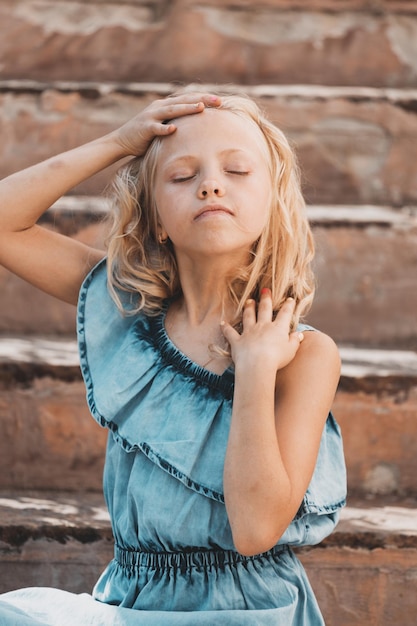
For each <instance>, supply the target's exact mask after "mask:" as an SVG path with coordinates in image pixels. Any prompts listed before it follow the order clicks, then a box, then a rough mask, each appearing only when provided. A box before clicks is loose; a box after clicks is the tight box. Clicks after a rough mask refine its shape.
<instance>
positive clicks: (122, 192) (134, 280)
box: [108, 95, 314, 328]
mask: <svg viewBox="0 0 417 626" xmlns="http://www.w3.org/2000/svg"><path fill="white" fill-rule="evenodd" d="M219 109H220V110H226V111H231V112H232V113H234V114H236V115H238V116H240V117H242V118H244V119H247V120H248V121H250V122H252V123H255V124H256V125H257V126H258V127H259V129H260V131H261V132H262V134H263V136H264V138H265V142H266V145H267V147H268V151H269V157H270V158H269V167H270V173H271V185H272V193H271V206H270V212H269V220H268V222H267V225H266V227H265V229H264V231H263V232H262V234H261V235H260V237H259V238H258V239H257V240H256V241H255V242H254V243H253V245H252V250H251V255H250V258H249V260H248V264H247V266H246V267H240V268H237V270H236V275H235V276H233V277H232V278H231V279H230V281H229V285H228V289H229V295H230V297H231V300H232V302H234V304H235V307H236V316H235V319H234V321H233V324H234V325H235V327H236V328H238V327H239V325H240V322H241V317H242V310H243V307H244V304H245V302H246V300H247V299H248V298H254V299H255V300H258V299H259V295H260V292H261V290H262V289H263V288H265V287H267V288H269V289H270V290H271V293H272V300H273V307H274V310H275V311H278V310H279V309H280V307H281V305H282V304H283V302H284V300H285V299H286V298H288V297H290V296H291V297H293V298H294V299H295V300H296V303H297V307H296V312H295V315H294V320H293V326H295V325H296V324H297V323H298V321H299V319H300V317H301V316H302V315H304V314H305V313H306V312H307V310H308V309H309V307H310V305H311V302H312V300H313V296H314V279H313V274H312V270H311V261H312V259H313V256H314V242H313V237H312V233H311V230H310V226H309V224H308V220H307V217H306V211H305V202H304V198H303V196H302V193H301V187H300V178H299V169H298V165H297V161H296V157H295V154H294V152H293V150H292V148H291V146H290V144H289V142H288V140H287V139H286V137H285V135H284V134H283V133H282V131H281V130H279V129H278V128H277V127H276V126H275V125H274V124H272V123H271V122H270V121H269V120H268V119H267V118H266V117H265V115H264V114H263V113H262V111H261V110H260V108H259V107H258V106H257V104H256V103H255V102H254V101H253V100H251V99H249V98H247V97H242V96H234V95H233V96H231V95H226V96H221V106H220V107H219ZM162 141H163V138H161V137H156V138H155V139H154V140H153V142H152V143H151V145H150V147H149V149H148V150H147V152H146V154H145V155H144V156H143V157H139V158H134V159H132V160H131V161H130V162H129V163H128V164H126V165H125V166H123V167H122V168H121V169H120V170H119V171H118V172H117V174H116V176H115V179H114V181H113V183H112V193H111V196H112V205H113V210H112V213H111V222H112V223H111V229H110V233H109V237H108V282H109V289H110V293H111V295H112V297H113V299H114V300H115V302H116V304H117V306H118V307H119V308H120V309H121V310H123V305H122V298H121V293H120V291H121V292H128V293H129V294H131V298H130V299H132V296H133V298H134V300H135V301H134V304H133V306H132V307H131V308H130V309H129V310H128V311H126V313H128V314H136V313H138V312H139V311H143V312H144V313H145V314H147V315H155V314H157V313H159V312H160V311H161V309H162V308H163V307H164V303H165V302H166V300H167V299H170V298H177V297H179V296H180V295H181V293H182V292H181V283H180V279H179V275H178V268H177V262H176V258H175V250H174V248H173V246H172V244H171V242H170V241H169V240H168V242H167V243H165V244H161V243H159V241H158V224H159V222H158V211H157V206H156V203H155V198H154V194H153V188H154V181H155V174H156V168H157V164H158V155H159V151H160V146H161V142H162Z"/></svg>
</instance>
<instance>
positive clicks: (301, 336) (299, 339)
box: [298, 333, 304, 343]
mask: <svg viewBox="0 0 417 626" xmlns="http://www.w3.org/2000/svg"><path fill="white" fill-rule="evenodd" d="M303 339H304V335H303V333H298V341H299V342H300V343H301V342H302V340H303Z"/></svg>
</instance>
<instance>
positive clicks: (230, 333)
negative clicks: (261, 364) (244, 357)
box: [220, 321, 240, 346]
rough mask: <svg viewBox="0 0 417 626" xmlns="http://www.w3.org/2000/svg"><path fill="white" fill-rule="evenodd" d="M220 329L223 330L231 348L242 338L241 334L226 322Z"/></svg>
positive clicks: (221, 323) (221, 324)
mask: <svg viewBox="0 0 417 626" xmlns="http://www.w3.org/2000/svg"><path fill="white" fill-rule="evenodd" d="M220 328H221V330H222V333H223V336H224V338H225V339H226V341H228V342H229V344H230V345H231V346H232V345H233V344H234V342H235V341H236V339H239V337H240V335H239V333H238V332H237V330H235V329H234V328H233V326H231V324H229V323H228V322H225V321H222V322H220Z"/></svg>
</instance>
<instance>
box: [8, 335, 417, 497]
mask: <svg viewBox="0 0 417 626" xmlns="http://www.w3.org/2000/svg"><path fill="white" fill-rule="evenodd" d="M340 351H341V355H342V361H343V367H342V376H341V381H340V385H339V389H338V392H337V394H336V398H335V402H334V413H335V415H336V418H337V420H338V422H339V423H340V425H341V428H342V432H343V437H344V443H345V455H346V463H347V467H348V488H349V492H350V493H358V494H362V495H364V494H368V495H369V494H370V495H392V494H397V495H402V496H405V495H413V494H414V496H416V495H417V489H416V480H415V477H416V475H417V419H416V416H417V411H416V409H417V354H416V353H415V352H412V351H393V350H392V351H384V350H364V349H355V348H352V347H348V346H341V348H340ZM0 423H1V425H2V433H3V436H2V438H1V440H0V489H3V490H4V489H10V490H22V489H23V490H25V489H55V490H58V489H66V490H70V491H77V490H79V489H80V486H82V487H83V488H84V489H85V490H93V491H94V490H96V491H98V490H100V489H101V477H102V465H103V459H104V452H105V443H106V442H105V440H106V431H105V430H104V429H102V428H100V427H99V426H98V425H97V424H96V423H95V422H94V420H93V419H92V418H91V416H90V415H89V412H88V409H87V406H86V402H85V390H84V386H83V383H82V381H81V374H80V371H79V362H78V354H77V348H76V345H75V342H74V341H73V340H63V339H56V340H52V339H43V338H33V337H32V338H22V337H15V338H3V339H1V340H0Z"/></svg>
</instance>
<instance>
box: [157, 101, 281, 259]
mask: <svg viewBox="0 0 417 626" xmlns="http://www.w3.org/2000/svg"><path fill="white" fill-rule="evenodd" d="M175 124H176V126H177V130H176V132H175V133H174V134H173V135H170V136H168V137H164V139H163V140H162V142H161V144H162V145H161V148H160V153H159V155H158V160H157V168H156V179H155V188H154V194H155V196H154V197H155V201H156V206H157V210H158V216H159V222H160V225H161V227H162V230H163V231H164V232H165V233H166V234H167V235H168V236H169V238H170V239H171V241H172V243H173V245H174V248H175V251H176V254H177V257H178V255H181V254H185V255H187V256H188V257H191V258H195V259H198V258H201V257H202V255H204V256H212V257H213V256H216V257H218V256H219V255H229V256H230V255H231V254H232V255H234V256H236V259H239V260H243V259H246V258H247V254H248V251H249V250H250V249H251V246H252V244H253V243H254V241H256V239H257V238H258V237H259V236H260V234H261V233H262V231H263V229H264V227H265V225H266V224H267V221H268V216H269V207H270V200H271V175H270V170H269V165H268V162H269V155H268V148H267V145H266V141H265V139H264V137H263V135H262V133H261V131H260V129H259V128H258V127H257V126H256V124H255V123H252V122H250V121H249V120H246V119H244V118H241V117H239V116H238V115H236V114H235V113H232V112H231V111H227V110H215V109H205V111H203V113H198V114H196V115H191V116H187V117H183V118H181V119H178V120H176V121H175Z"/></svg>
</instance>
